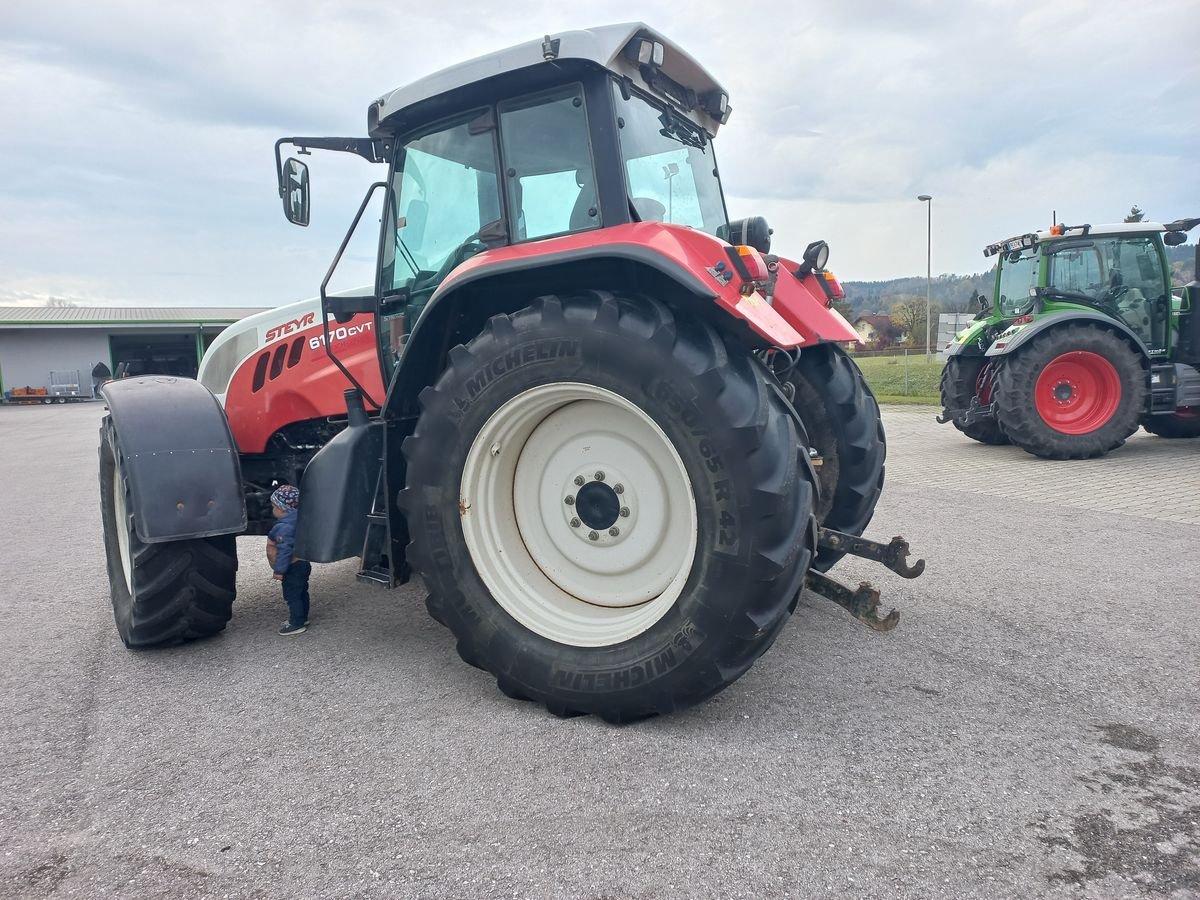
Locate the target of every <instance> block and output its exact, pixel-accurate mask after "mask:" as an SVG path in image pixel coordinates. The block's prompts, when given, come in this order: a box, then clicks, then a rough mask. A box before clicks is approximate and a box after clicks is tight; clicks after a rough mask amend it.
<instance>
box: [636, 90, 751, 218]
mask: <svg viewBox="0 0 1200 900" xmlns="http://www.w3.org/2000/svg"><path fill="white" fill-rule="evenodd" d="M613 96H614V102H615V104H616V110H617V117H618V118H617V126H618V128H619V134H620V141H621V159H622V160H623V161H624V163H625V178H626V182H627V184H628V188H629V201H630V203H631V204H632V206H633V209H634V211H635V212H636V213H637V217H638V218H639V219H641V220H642V221H643V222H673V223H675V224H677V225H688V226H690V227H692V228H696V229H699V230H700V231H707V232H708V233H709V234H713V235H715V234H717V231H718V229H720V228H722V227H724V226H725V225H727V224H728V219H727V217H726V214H725V200H724V198H723V197H722V195H721V180H720V177H719V176H718V174H717V161H716V157H715V156H714V155H713V145H712V141H711V140H709V138H708V135H707V134H705V133H704V131H703V130H702V129H699V128H698V127H697V126H695V125H693V124H692V123H690V122H688V121H687V120H686V119H684V118H683V117H682V116H681V115H679V114H677V113H673V112H671V111H668V110H666V109H665V108H663V107H660V106H656V105H654V104H652V103H651V102H650V101H648V100H646V99H643V98H642V97H641V96H640V95H638V94H637V93H636V92H634V93H632V94H631V96H630V98H629V99H628V100H627V99H625V97H624V95H623V94H622V93H621V85H620V84H618V83H616V82H614V83H613Z"/></svg>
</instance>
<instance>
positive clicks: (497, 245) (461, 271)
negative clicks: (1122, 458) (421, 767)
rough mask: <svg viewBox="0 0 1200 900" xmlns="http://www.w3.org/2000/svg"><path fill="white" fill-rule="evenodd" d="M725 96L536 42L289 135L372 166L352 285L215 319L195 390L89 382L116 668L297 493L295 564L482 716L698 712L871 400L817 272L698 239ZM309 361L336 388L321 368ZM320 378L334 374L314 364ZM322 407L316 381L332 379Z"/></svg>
mask: <svg viewBox="0 0 1200 900" xmlns="http://www.w3.org/2000/svg"><path fill="white" fill-rule="evenodd" d="M729 112H730V107H729V98H728V95H727V94H726V92H725V90H724V89H723V88H722V87H721V85H720V84H718V83H717V81H716V80H715V79H714V78H713V77H712V76H711V75H709V74H708V72H707V71H705V70H704V69H703V68H702V67H701V66H700V65H699V64H698V63H697V62H696V61H695V60H693V59H692V58H691V57H689V56H688V55H687V54H686V53H685V52H684V51H683V50H681V49H680V48H678V47H677V46H675V45H674V44H672V43H670V42H669V41H667V40H666V39H665V38H663V37H662V36H661V35H659V34H657V33H656V32H654V31H651V30H650V29H648V28H646V27H645V26H644V25H640V24H639V25H621V26H610V27H605V28H599V29H595V30H591V31H574V32H566V33H563V34H559V35H554V36H547V37H546V38H545V39H544V40H536V41H533V42H530V43H528V44H523V45H521V46H518V47H514V48H511V49H508V50H504V51H502V52H500V53H496V54H492V55H490V56H487V57H483V58H481V59H476V60H472V61H470V62H466V63H463V64H461V65H457V66H453V67H451V68H449V69H446V70H444V71H442V72H439V73H437V74H434V75H431V76H429V77H427V78H424V79H422V80H420V81H418V82H416V83H414V84H411V85H409V86H407V87H403V88H400V89H398V90H395V91H392V92H390V93H388V94H385V95H384V96H382V97H380V98H379V99H378V100H376V101H375V102H374V103H372V104H371V105H370V107H368V110H367V126H368V133H369V136H368V137H365V138H328V137H324V138H300V137H296V138H284V139H281V140H280V141H279V142H278V143H277V144H276V166H277V172H278V176H279V188H280V195H281V197H282V199H283V206H284V211H285V214H286V216H287V218H288V219H289V220H290V221H291V222H293V223H296V224H299V225H305V224H307V223H308V217H309V205H310V200H309V175H308V168H307V166H306V165H305V164H304V163H303V162H301V161H299V160H298V159H296V158H289V159H286V160H285V159H284V158H283V154H282V152H281V151H282V148H283V147H284V146H286V145H291V146H295V147H297V148H299V150H300V153H301V154H305V153H307V152H308V151H310V150H313V149H322V150H334V151H344V152H349V153H355V154H358V155H359V156H361V157H364V158H365V159H367V160H369V161H371V162H373V163H378V164H380V165H385V166H387V174H386V177H385V178H384V179H383V180H381V181H380V182H378V183H376V184H375V185H373V186H372V187H371V188H370V190H369V192H368V194H367V197H366V198H364V200H363V204H362V206H361V207H360V209H359V214H358V216H357V217H356V218H355V221H354V223H353V225H352V226H351V229H350V231H349V232H348V234H347V237H346V240H345V241H344V242H343V244H342V249H341V250H339V252H338V254H337V257H336V258H335V260H334V263H333V265H332V266H331V268H330V273H331V274H332V272H333V271H334V268H336V266H337V264H338V260H339V259H340V257H341V253H342V251H344V249H345V247H346V244H347V243H348V241H349V240H350V236H351V235H352V234H353V233H354V229H355V228H356V227H357V226H358V224H359V222H360V221H365V220H364V216H363V211H364V210H365V209H366V208H367V206H368V201H370V200H371V198H372V197H373V196H374V197H377V198H380V199H381V208H382V210H383V215H382V225H381V230H380V233H379V256H378V268H377V279H376V283H375V284H374V285H373V287H372V289H370V290H364V291H363V292H361V293H360V294H356V295H346V294H329V293H327V285H328V283H329V276H327V277H326V279H325V283H324V284H323V285H322V290H321V297H320V300H319V301H312V302H310V303H306V304H298V305H296V306H293V307H290V308H285V309H280V310H275V311H273V312H269V313H264V314H262V315H259V316H256V317H253V318H251V319H247V320H245V321H243V322H242V323H239V325H237V326H234V327H232V328H230V329H228V330H227V331H226V332H225V333H224V334H223V335H222V336H221V337H220V338H219V339H218V341H217V342H215V343H214V344H213V347H212V349H211V351H210V352H209V354H208V355H207V356H206V358H205V360H204V363H203V366H202V367H201V371H200V374H199V381H188V380H185V379H171V378H142V379H128V380H125V381H122V382H112V383H110V384H108V385H106V386H105V388H104V395H105V398H106V400H107V401H108V405H109V409H110V415H109V417H108V418H106V419H105V422H104V425H103V428H102V433H101V438H102V439H101V445H100V460H101V466H100V479H101V499H102V506H103V514H104V532H105V539H106V545H107V550H108V567H109V578H110V582H111V588H112V598H113V607H114V610H115V614H116V621H117V627H118V630H119V632H120V635H121V637H122V638H123V640H124V641H125V643H126V644H127V645H128V646H130V647H143V646H152V645H159V644H169V643H178V642H180V641H185V640H190V639H193V638H197V637H201V636H204V635H208V634H212V633H215V632H218V631H220V630H221V629H222V628H223V627H224V626H225V623H226V622H227V621H228V620H229V618H230V615H231V608H232V602H233V599H234V593H235V573H236V568H237V559H236V550H235V536H236V535H238V534H243V533H249V534H263V533H265V532H266V530H267V528H268V527H269V524H270V510H269V506H268V502H267V498H268V496H269V494H270V491H271V490H272V488H273V487H274V486H276V485H278V484H281V483H290V484H299V486H300V488H301V497H302V501H301V506H300V517H299V523H298V526H297V538H296V555H297V556H298V557H299V558H302V559H308V560H311V561H314V562H332V561H336V560H341V559H348V558H352V557H361V559H362V568H361V571H360V575H359V577H360V578H361V579H363V580H366V581H374V582H378V583H382V584H383V585H385V586H389V587H390V586H395V585H397V584H400V583H403V582H405V581H407V580H408V578H409V577H410V573H411V571H412V570H416V571H418V572H419V573H420V574H421V575H422V577H423V578H424V580H425V584H426V586H427V588H428V599H427V601H426V603H427V606H428V610H429V612H430V614H431V615H432V616H433V617H434V618H435V619H436V620H437V621H439V622H440V623H442V624H443V625H445V626H446V627H447V628H449V629H450V630H451V631H452V632H453V633H454V636H455V637H456V639H457V643H458V652H459V653H460V655H461V656H462V657H463V659H464V660H466V661H467V662H469V663H471V664H472V665H475V666H478V667H480V668H482V669H485V670H487V671H488V672H490V673H492V675H494V676H495V678H496V681H497V683H498V685H499V687H500V689H501V690H502V691H503V692H504V693H505V694H508V695H509V696H512V697H520V698H525V699H532V700H536V701H538V702H540V703H542V704H544V705H545V706H546V707H547V708H548V709H550V710H551V711H553V712H555V713H558V714H562V715H568V714H574V713H596V714H598V715H600V716H603V717H604V718H606V719H608V720H610V721H628V720H631V719H635V718H639V717H642V716H646V715H651V714H654V713H664V712H668V711H671V710H674V709H678V708H681V707H684V706H686V705H688V704H691V703H695V702H697V701H700V700H702V699H704V698H706V697H709V696H711V695H713V694H715V693H716V692H717V691H719V690H721V689H722V688H724V687H725V686H726V685H728V684H730V683H731V682H733V681H734V680H735V679H737V678H738V677H739V676H740V675H741V674H742V673H743V672H745V671H746V670H747V669H749V668H750V666H751V665H752V664H753V662H754V661H755V660H756V659H757V658H758V657H759V656H760V655H761V654H762V653H763V652H764V651H765V650H766V649H767V648H768V647H769V646H770V645H771V643H772V642H773V641H774V640H775V637H776V636H777V635H778V634H779V632H780V630H781V628H782V627H783V625H784V623H785V622H786V621H787V619H788V617H789V615H790V614H791V612H792V610H793V609H795V606H796V602H797V598H798V596H799V594H800V592H801V590H802V589H803V587H804V585H805V582H806V578H807V581H808V583H809V585H810V586H811V587H813V588H814V589H815V590H817V591H818V592H820V593H822V594H824V595H825V596H828V597H830V599H833V600H835V601H836V602H838V603H840V604H841V605H842V606H844V607H845V608H847V609H848V610H849V611H850V612H851V613H853V614H854V615H855V616H856V617H858V618H860V619H861V620H862V621H864V622H866V623H868V624H870V625H872V626H873V627H876V628H880V629H886V628H890V627H892V626H893V625H894V624H895V622H896V613H894V612H893V613H892V614H890V615H889V616H887V617H882V618H881V617H879V616H878V615H877V612H876V608H877V606H878V601H879V597H878V593H877V592H875V591H873V590H872V589H871V588H870V587H869V586H868V585H862V586H860V587H859V588H858V589H857V590H851V589H849V588H845V587H843V586H841V585H840V584H838V583H837V582H835V581H833V580H832V579H830V578H829V577H828V576H826V575H825V574H823V573H824V572H826V571H827V570H828V569H829V567H830V566H832V565H833V564H834V563H835V562H836V561H837V560H838V559H839V558H840V557H841V556H842V555H843V554H845V553H847V552H849V553H855V554H857V555H860V556H864V557H868V558H872V559H876V560H878V561H881V562H883V563H884V564H885V565H887V566H888V567H889V568H891V569H893V570H894V571H897V572H899V573H901V574H904V575H906V576H909V577H911V576H914V575H916V574H919V572H920V570H921V567H922V565H921V564H920V563H918V564H917V565H915V566H912V567H909V566H908V564H907V562H906V557H907V552H908V549H907V545H905V544H904V542H903V541H901V540H900V539H899V538H896V539H893V541H892V542H891V543H890V544H878V543H874V542H872V541H868V540H865V539H863V538H861V537H860V535H861V534H862V532H863V530H864V528H865V527H866V525H867V523H868V521H869V520H870V518H871V515H872V513H873V511H874V508H875V504H876V501H877V500H878V497H879V492H880V489H881V487H882V484H883V473H884V452H885V447H884V436H883V429H882V427H881V424H880V418H879V409H878V407H877V405H876V403H875V399H874V397H872V395H871V393H870V391H869V390H868V388H867V386H866V384H865V383H864V381H863V379H862V377H861V375H860V373H859V372H858V370H857V368H856V367H855V366H854V364H853V363H852V362H851V361H850V359H849V358H848V357H847V356H846V355H845V353H844V352H843V351H842V350H841V349H840V347H839V346H838V344H839V343H841V342H849V341H852V340H854V339H855V333H854V331H853V329H851V328H850V326H849V325H848V324H847V323H846V321H845V320H844V319H843V318H842V317H841V316H840V315H839V314H838V313H837V312H836V311H835V310H834V309H832V301H833V299H834V298H836V297H839V296H841V288H840V286H839V285H838V283H837V281H836V279H835V278H834V277H833V275H832V274H831V273H829V272H828V271H827V270H826V269H825V263H826V259H827V256H828V248H827V246H826V245H825V243H824V242H822V241H816V242H813V243H811V244H810V245H809V246H808V248H807V250H805V252H804V254H803V257H802V259H801V260H799V261H797V260H792V259H787V258H784V257H782V256H778V255H774V254H772V253H771V252H770V229H768V228H767V226H766V223H765V222H764V221H763V220H762V219H761V218H753V219H746V220H741V221H738V222H730V221H729V220H728V218H727V215H726V211H725V201H724V197H723V194H722V190H721V181H720V177H719V174H718V170H717V164H716V160H715V157H714V154H713V139H714V137H715V136H716V134H717V131H718V130H719V129H720V127H721V126H722V125H723V124H724V123H725V122H726V120H727V119H728V118H729ZM334 367H336V370H335V368H334ZM339 371H340V373H341V374H340V375H339V374H338V372H339ZM347 386H348V387H349V389H348V390H345V391H344V396H343V389H344V388H346V387H347Z"/></svg>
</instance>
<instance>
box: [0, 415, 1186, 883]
mask: <svg viewBox="0 0 1200 900" xmlns="http://www.w3.org/2000/svg"><path fill="white" fill-rule="evenodd" d="M101 412H102V410H101V407H100V406H99V405H92V404H88V405H79V406H65V407H58V406H56V407H35V408H0V478H2V484H3V491H2V493H0V498H2V499H0V533H2V534H3V543H2V544H0V684H2V685H3V690H2V693H0V895H3V896H18V897H49V896H52V897H88V898H92V897H104V896H120V897H160V896H170V897H177V898H190V897H239V898H240V897H301V896H305V897H307V896H313V897H410V896H411V897H418V896H419V897H464V898H475V897H512V896H516V897H583V898H624V897H634V898H650V897H656V898H657V897H684V896H689V897H705V896H714V897H755V898H761V897H774V896H795V897H813V896H819V897H914V898H931V897H955V898H959V897H989V898H990V897H1043V896H1045V897H1077V896H1086V897H1139V896H1153V897H1163V896H1177V897H1196V896H1200V699H1198V696H1197V690H1198V687H1200V653H1198V652H1197V645H1198V639H1200V619H1198V617H1197V606H1198V604H1200V596H1198V595H1200V590H1198V588H1197V585H1198V583H1200V577H1198V576H1200V525H1198V524H1195V523H1191V524H1189V523H1188V522H1187V521H1186V507H1187V504H1183V505H1182V506H1181V505H1180V504H1179V503H1178V497H1177V494H1178V492H1179V490H1185V491H1190V492H1191V500H1190V502H1191V504H1192V505H1191V508H1192V509H1193V510H1194V509H1195V508H1196V503H1197V496H1196V480H1195V479H1196V475H1197V472H1198V471H1200V466H1198V465H1197V464H1198V463H1200V441H1192V442H1168V441H1163V440H1161V439H1158V438H1152V437H1148V436H1140V437H1138V438H1135V439H1133V440H1131V441H1130V442H1129V444H1127V445H1126V447H1124V448H1122V449H1121V450H1119V451H1117V452H1116V453H1114V454H1113V455H1112V456H1110V457H1109V458H1108V459H1107V460H1104V461H1103V464H1091V463H1089V464H1087V465H1080V464H1073V463H1059V464H1054V465H1045V464H1042V463H1039V461H1037V460H1034V459H1033V458H1032V457H1027V456H1025V455H1024V454H1022V453H1021V452H1020V451H1018V450H1014V449H1012V448H988V447H983V446H981V445H978V444H974V443H972V442H971V441H968V440H967V439H966V438H963V437H962V436H960V435H958V434H957V433H956V432H954V431H952V430H951V429H950V428H949V426H946V427H939V426H937V425H935V424H934V423H933V421H932V415H933V411H932V410H928V409H912V408H893V409H889V410H887V411H886V412H885V422H886V424H887V427H888V431H889V434H890V436H891V442H890V445H889V454H890V458H889V483H888V486H887V488H886V489H885V492H884V497H883V500H882V502H881V503H880V506H879V510H878V513H877V516H876V521H875V523H874V524H873V526H872V528H871V533H872V534H874V535H877V536H881V537H885V538H886V537H889V536H890V535H892V534H898V533H903V534H904V535H906V536H907V537H908V538H909V539H910V540H911V542H912V544H913V546H914V548H915V549H916V550H918V551H919V553H920V554H921V555H923V556H925V557H926V558H927V559H928V563H929V565H928V571H927V572H926V574H925V575H924V576H923V577H922V578H920V579H918V580H916V581H904V580H902V579H900V578H898V577H895V576H893V575H891V573H888V572H886V571H882V570H879V569H877V568H876V567H873V566H871V565H869V564H865V563H864V564H861V565H860V564H858V563H857V561H848V562H845V563H843V564H840V565H839V566H838V567H837V569H835V572H840V574H841V575H842V576H843V578H844V579H845V580H846V581H848V582H850V583H852V584H853V583H855V582H857V581H858V580H859V579H861V578H868V577H869V578H872V579H874V580H875V582H876V583H877V584H878V585H879V586H880V587H881V588H882V589H883V590H884V595H885V601H887V602H890V603H893V604H895V605H896V606H897V607H899V608H900V610H901V611H902V620H901V623H900V627H899V628H898V629H896V630H895V631H893V632H891V633H888V634H876V633H874V632H871V631H869V630H868V629H866V628H864V627H863V626H861V625H859V624H857V623H855V622H854V621H853V620H852V619H850V618H849V617H848V616H846V615H845V614H843V613H842V612H841V610H839V609H838V608H837V607H835V606H833V605H832V604H830V603H828V602H827V601H824V600H821V599H819V598H814V597H811V596H809V595H806V596H805V597H804V598H803V599H802V601H801V603H800V605H799V607H798V609H797V611H796V615H795V616H794V617H793V619H792V621H791V622H790V623H789V625H788V627H787V629H786V630H785V632H784V633H783V635H782V636H781V637H780V639H779V640H778V642H777V643H776V645H775V646H774V648H772V649H771V650H770V651H769V652H768V653H767V654H766V655H765V656H764V657H763V658H762V659H761V660H760V661H759V662H758V664H757V665H756V666H755V667H754V668H753V669H752V670H751V671H750V672H749V673H748V674H747V675H746V676H745V677H743V678H742V679H741V680H740V681H738V682H737V683H736V684H735V685H733V686H732V687H731V688H730V689H728V690H726V691H725V692H724V693H722V694H720V695H719V696H718V697H716V698H715V699H714V700H712V701H710V702H708V703H706V704H704V705H702V706H700V707H698V708H695V709H693V710H690V711H688V712H685V713H683V714H679V715H675V716H671V717H667V718H662V719H656V720H650V721H646V722H642V723H639V724H636V725H632V726H627V727H623V728H617V727H612V726H609V725H606V724H604V723H603V722H601V721H599V720H596V719H593V718H579V719H571V720H558V719H555V718H553V717H552V716H550V715H549V714H547V713H546V712H545V711H543V710H542V709H540V708H539V707H537V706H534V705H532V704H526V703H520V702H516V701H512V700H509V699H507V698H505V697H504V696H503V695H501V694H500V693H499V692H498V691H497V690H496V688H495V686H494V684H493V683H492V681H491V680H490V679H489V678H488V677H487V676H486V675H485V674H484V673H482V672H480V671H478V670H475V669H472V668H470V667H468V666H466V665H465V664H463V663H462V662H460V661H459V659H458V657H457V655H456V654H455V652H454V647H453V643H452V641H451V639H450V637H449V634H448V632H446V631H444V630H443V629H442V628H440V627H439V626H438V625H436V624H435V623H434V622H433V621H432V620H431V619H429V618H428V617H427V615H426V613H425V610H424V607H423V604H422V602H421V601H422V599H423V591H422V589H421V588H420V586H418V585H409V586H406V587H404V588H402V589H400V590H397V591H395V592H386V591H382V590H378V589H373V588H371V587H369V586H367V585H360V584H357V583H356V582H355V580H354V578H353V573H354V566H353V563H344V564H339V565H333V566H320V567H317V568H316V571H315V572H314V575H313V579H312V594H313V620H314V621H313V626H312V628H311V629H310V630H309V632H308V633H307V634H304V635H302V636H299V637H295V638H281V637H278V636H277V635H276V634H275V631H276V629H277V628H278V627H279V624H280V623H281V622H282V621H283V618H284V608H283V604H282V601H281V600H280V598H279V593H278V587H277V585H276V584H275V583H274V582H273V581H271V580H270V576H269V570H268V568H267V566H266V563H265V561H264V560H263V558H262V552H261V539H259V538H254V539H242V541H241V542H240V546H239V549H240V553H241V558H242V568H241V571H240V574H239V592H240V593H239V598H238V601H237V604H236V607H235V614H234V619H233V621H232V622H231V623H230V626H229V628H228V629H227V630H226V632H225V633H224V634H223V635H222V636H220V637H217V638H215V639H212V640H208V641H204V642H200V643H196V644H192V645H189V646H185V647H182V648H177V649H172V650H165V651H151V652H140V653H134V652H129V651H127V650H126V649H125V648H124V647H123V646H122V645H121V643H120V641H119V639H118V638H117V635H116V632H115V630H114V628H113V624H112V617H111V610H110V607H109V603H108V597H107V582H106V576H105V571H104V561H103V550H102V543H101V534H100V526H99V514H98V506H97V487H96V442H97V441H96V435H97V425H98V423H99V419H100V415H101ZM1151 473H1153V474H1151ZM1175 476H1177V477H1175ZM1064 485H1070V489H1069V490H1067V491H1066V494H1067V495H1066V496H1065V497H1064V496H1063V491H1064ZM1006 494H1007V496H1006ZM1122 494H1124V495H1128V496H1129V497H1130V502H1129V504H1128V507H1127V508H1126V509H1122V508H1120V506H1119V504H1118V506H1117V507H1116V508H1114V506H1113V503H1112V499H1111V498H1113V497H1115V496H1120V495H1122ZM1018 495H1019V496H1018ZM1147 495H1149V496H1151V497H1155V498H1158V499H1159V500H1160V501H1161V503H1158V504H1156V503H1146V502H1145V497H1146V496H1147ZM1158 508H1161V509H1164V510H1168V511H1169V514H1168V517H1165V518H1164V517H1156V514H1155V510H1156V509H1158ZM1181 509H1182V510H1183V511H1182V512H1180V510H1181ZM1181 518H1182V519H1184V520H1181Z"/></svg>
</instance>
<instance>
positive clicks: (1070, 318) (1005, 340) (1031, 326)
mask: <svg viewBox="0 0 1200 900" xmlns="http://www.w3.org/2000/svg"><path fill="white" fill-rule="evenodd" d="M1067 322H1098V323H1100V324H1102V325H1105V326H1107V327H1109V328H1111V329H1112V330H1113V331H1116V332H1119V333H1120V334H1121V335H1122V336H1124V337H1127V338H1129V340H1130V341H1131V342H1132V343H1133V345H1134V346H1135V347H1136V348H1137V349H1138V350H1139V351H1141V354H1142V356H1143V357H1145V358H1146V359H1149V358H1150V351H1149V350H1148V349H1146V345H1145V344H1144V343H1143V342H1142V339H1141V338H1140V337H1138V336H1137V333H1136V332H1134V331H1133V329H1131V328H1130V327H1129V326H1128V325H1126V324H1125V323H1124V322H1121V321H1119V320H1118V319H1114V318H1113V317H1112V316H1106V315H1104V314H1103V313H1098V312H1092V311H1091V310H1086V309H1079V310H1063V311H1061V312H1055V313H1050V314H1049V315H1047V316H1042V317H1040V318H1037V319H1034V320H1033V321H1032V322H1029V323H1028V324H1025V325H1018V326H1016V327H1015V328H1014V327H1010V328H1009V329H1008V330H1007V331H1005V332H1004V333H1002V334H999V335H997V336H996V340H994V341H993V342H992V345H991V346H990V347H988V349H987V352H986V353H985V354H984V355H985V356H1007V355H1008V354H1009V353H1012V352H1013V351H1014V350H1017V349H1019V348H1020V347H1022V346H1023V345H1025V344H1027V343H1028V342H1029V341H1030V340H1032V339H1033V338H1034V337H1036V336H1037V335H1039V334H1041V333H1042V332H1043V331H1045V330H1046V329H1047V328H1053V327H1055V326H1056V325H1063V324H1065V323H1067Z"/></svg>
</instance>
